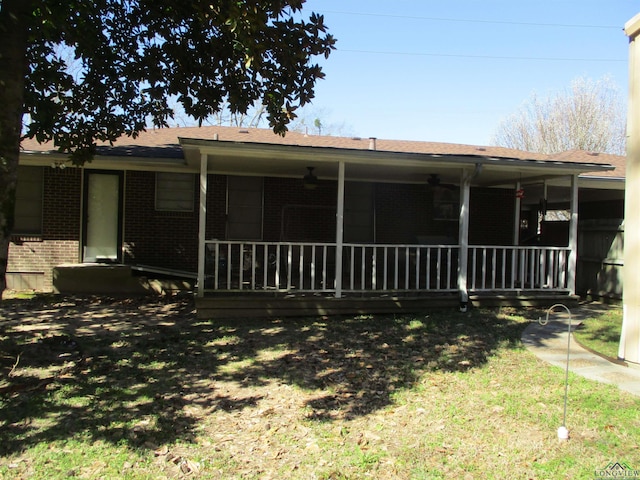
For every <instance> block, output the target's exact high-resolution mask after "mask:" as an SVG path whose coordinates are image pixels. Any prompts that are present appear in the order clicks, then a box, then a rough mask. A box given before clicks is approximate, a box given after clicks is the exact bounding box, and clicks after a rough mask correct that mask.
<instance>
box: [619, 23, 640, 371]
mask: <svg viewBox="0 0 640 480" xmlns="http://www.w3.org/2000/svg"><path fill="white" fill-rule="evenodd" d="M624 30H625V33H626V34H627V36H628V37H629V108H628V113H627V135H628V138H627V165H626V168H627V173H626V177H627V178H626V188H625V211H624V269H623V274H622V276H623V282H624V290H623V293H622V305H623V314H622V332H621V334H620V346H619V348H618V357H620V358H622V359H624V360H627V361H628V362H633V363H640V276H639V275H638V271H640V208H639V206H640V14H638V15H636V16H635V17H633V18H632V19H631V20H629V21H628V22H627V24H626V25H625V28H624Z"/></svg>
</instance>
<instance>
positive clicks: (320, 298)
mask: <svg viewBox="0 0 640 480" xmlns="http://www.w3.org/2000/svg"><path fill="white" fill-rule="evenodd" d="M358 140H360V139H358ZM180 141H181V146H182V148H183V151H184V154H185V160H186V162H187V164H188V165H190V166H191V167H199V172H200V175H199V186H200V193H199V198H200V205H199V219H200V220H199V241H198V280H197V296H198V310H199V315H200V316H203V317H204V316H216V315H219V316H239V315H244V314H247V313H246V312H247V311H248V310H256V311H259V312H261V314H267V315H286V314H287V313H290V314H294V315H299V314H301V312H303V313H306V314H330V313H357V312H361V313H370V312H373V311H396V310H415V309H421V308H424V307H426V306H441V305H451V306H459V308H461V309H463V310H464V309H466V308H468V306H469V304H470V303H474V304H478V303H480V302H482V303H487V302H489V303H492V302H493V303H494V304H495V303H501V304H504V303H512V304H526V303H527V302H530V301H531V302H536V301H543V302H544V301H545V300H546V301H547V302H548V301H556V300H558V299H569V298H572V297H573V296H574V295H575V285H576V277H575V271H576V258H577V222H578V213H577V202H578V176H579V175H580V173H583V172H589V171H604V170H610V169H611V168H612V167H611V166H609V165H602V164H596V163H593V164H591V163H578V162H571V161H549V160H547V159H540V158H536V157H535V155H534V154H531V155H530V156H531V157H533V158H518V157H517V156H515V155H514V156H507V155H505V156H494V155H489V154H488V152H486V150H483V149H478V151H477V152H473V153H468V152H467V153H464V154H441V153H437V152H431V153H429V152H405V151H403V152H398V151H387V150H384V149H381V148H379V147H380V143H379V142H378V148H377V146H376V140H375V139H369V144H368V147H362V146H360V145H362V143H361V142H359V143H358V146H359V147H358V148H338V147H321V146H320V147H319V146H312V145H309V146H307V145H300V144H296V145H275V144H264V143H260V142H255V143H253V142H251V141H248V142H223V141H219V140H217V139H213V140H201V139H180ZM355 141H356V140H355V139H354V142H355ZM518 153H520V154H522V153H523V152H518ZM309 167H313V169H312V170H308V168H309ZM305 173H307V174H308V173H312V174H317V175H318V177H316V180H315V181H314V182H315V183H318V182H319V185H320V186H322V185H331V188H332V192H334V193H335V206H333V205H331V206H327V209H328V210H329V213H330V214H334V213H335V222H334V226H333V230H334V235H335V237H334V239H333V240H331V241H327V240H326V238H324V239H320V238H318V239H317V240H314V239H313V238H311V239H309V240H306V239H305V241H292V240H290V239H287V238H286V235H284V234H282V233H281V236H280V238H265V235H263V236H261V237H260V238H259V239H246V240H245V239H234V238H229V237H228V236H227V237H226V238H222V239H221V238H215V237H214V238H211V235H210V234H208V232H211V228H210V225H208V222H211V221H212V220H211V218H212V216H211V214H210V212H208V211H207V209H208V207H209V208H210V205H211V203H210V201H208V197H209V196H210V195H212V194H214V191H213V189H212V185H211V182H210V178H211V175H218V176H219V175H225V176H239V177H262V178H288V179H294V178H296V179H298V180H299V182H300V188H302V178H303V176H304V175H305ZM533 184H535V185H540V184H542V185H544V188H545V189H546V188H547V186H549V185H556V186H562V187H563V188H565V189H566V191H567V192H568V204H569V211H570V214H569V221H568V224H569V226H568V241H567V242H566V244H564V245H562V244H560V245H538V244H536V245H523V244H521V229H522V222H521V218H520V216H521V212H522V211H523V208H522V203H523V202H526V201H530V202H535V203H536V204H537V203H538V202H539V201H540V199H538V198H535V199H525V198H523V195H522V194H521V192H522V191H523V190H525V189H526V188H527V185H533ZM357 185H361V186H362V185H377V186H378V190H383V189H384V188H383V187H380V186H381V185H382V186H384V185H396V186H397V185H401V186H405V185H406V186H407V187H408V188H409V186H410V188H413V189H416V188H417V189H424V190H425V191H427V192H428V196H429V198H430V199H433V201H432V203H431V204H430V205H429V207H428V208H425V210H424V212H423V213H422V215H424V216H425V217H429V220H428V221H426V222H425V225H424V226H423V227H421V230H420V232H419V233H421V234H420V235H414V236H415V238H414V239H413V241H411V242H406V241H404V242H397V243H396V242H388V241H385V236H384V235H381V234H380V232H384V229H385V225H384V224H380V223H381V222H382V221H383V220H382V218H383V216H382V215H381V214H380V213H379V211H380V210H382V208H383V207H385V208H386V206H383V207H381V203H380V201H378V202H377V203H375V208H373V211H372V212H370V213H371V217H372V220H371V221H372V222H373V224H374V227H372V229H371V230H372V231H373V232H374V233H373V234H372V235H370V237H369V238H366V241H353V239H354V236H355V237H357V235H354V234H353V232H351V233H350V234H349V235H345V228H347V230H348V231H352V230H353V229H352V227H349V225H352V224H353V222H354V219H353V215H354V212H355V213H356V214H357V212H358V210H357V208H350V207H352V205H351V204H352V203H358V200H357V199H358V198H359V197H358V195H354V194H353V193H352V194H348V191H349V190H350V191H352V192H354V191H355V192H361V191H366V189H364V190H363V189H362V188H356V187H355V186H357ZM216 187H217V188H220V183H219V182H218V183H216V184H215V186H214V187H213V188H216ZM346 191H347V193H345V192H346ZM474 191H476V192H481V193H482V192H489V193H488V194H487V195H490V193H491V192H500V195H501V197H500V198H502V200H501V202H504V201H505V200H504V199H509V200H508V202H510V205H509V208H508V210H509V211H510V215H509V218H502V217H503V216H504V215H501V212H502V214H504V211H505V210H504V208H502V209H501V208H497V207H498V205H497V204H496V208H495V209H494V210H495V215H496V216H500V218H497V217H496V218H493V219H492V221H491V222H490V223H491V225H487V227H486V228H487V229H493V230H495V229H500V230H501V238H502V239H507V241H503V242H501V243H500V244H495V243H493V244H492V243H484V242H478V243H476V242H472V241H470V239H472V237H475V238H480V239H482V238H490V237H491V235H490V234H488V233H487V232H485V234H484V235H483V234H482V228H483V224H482V222H479V221H478V219H476V221H475V223H474V221H473V220H474V219H473V215H474V213H473V212H474V211H477V210H474V205H473V203H472V202H471V198H472V193H473V192H474ZM443 193H444V194H446V195H443ZM215 194H218V196H219V194H220V192H215ZM227 195H228V192H227ZM442 197H444V198H445V200H444V201H440V200H441V198H442ZM265 201H266V200H264V197H263V202H265ZM389 202H390V203H391V205H388V207H389V208H393V209H395V211H397V212H403V211H404V210H403V209H408V208H409V204H407V205H403V204H402V203H400V202H398V201H397V200H396V199H391V200H390V201H389ZM287 206H289V205H287ZM316 208H318V209H321V208H323V207H316ZM282 210H283V211H284V207H283V208H282ZM490 210H491V209H490ZM261 212H262V213H261V214H262V215H263V218H264V216H265V215H266V214H265V213H264V209H263V210H262V211H261ZM345 212H346V213H347V215H346V216H347V220H346V221H345ZM311 213H312V214H313V212H311ZM481 215H482V216H484V217H486V218H489V217H490V215H491V212H487V211H486V209H485V211H483V212H482V213H481ZM263 221H264V220H263ZM412 221H414V222H417V221H421V220H420V219H419V216H418V217H416V218H414V219H413V220H412ZM350 222H351V223H350ZM445 222H446V223H445ZM285 223H286V222H285V216H284V214H283V216H282V225H283V227H282V232H285V230H286V229H285ZM356 223H357V221H356ZM443 224H445V225H446V232H447V233H448V234H447V235H443V234H442V232H443V227H442V225H443ZM470 225H472V226H473V228H472V233H473V231H475V232H476V233H475V234H473V235H471V236H470ZM436 226H437V228H436ZM350 228H351V230H349V229H350ZM388 228H389V229H393V228H396V227H395V226H394V225H389V227H388ZM432 230H433V231H432ZM478 232H479V233H478ZM432 233H433V234H432ZM404 238H406V237H404ZM234 311H235V312H236V313H237V314H238V315H233V314H232V313H233V312H234Z"/></svg>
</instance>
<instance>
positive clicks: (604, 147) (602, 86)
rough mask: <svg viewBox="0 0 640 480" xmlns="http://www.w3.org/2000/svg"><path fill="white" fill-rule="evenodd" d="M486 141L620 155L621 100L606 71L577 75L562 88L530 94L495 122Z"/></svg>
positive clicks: (546, 150)
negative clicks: (594, 77)
mask: <svg viewBox="0 0 640 480" xmlns="http://www.w3.org/2000/svg"><path fill="white" fill-rule="evenodd" d="M492 143H493V144H495V145H500V146H503V147H509V148H516V149H519V150H526V151H530V152H540V153H560V152H564V151H568V150H585V151H590V152H600V153H613V154H617V155H624V154H625V146H626V110H625V106H624V102H623V101H622V99H621V97H620V94H619V91H618V89H617V87H616V86H615V84H614V83H613V81H612V80H611V79H610V78H609V77H604V78H602V79H600V80H598V81H593V80H590V79H587V78H583V77H580V78H577V79H576V80H574V81H573V82H572V84H571V87H570V88H569V89H568V90H566V91H563V92H559V93H557V94H555V95H553V96H550V97H548V98H540V97H539V96H537V95H536V94H533V95H532V96H531V98H530V99H529V100H527V101H526V102H525V103H524V104H523V105H522V106H521V107H520V109H518V110H517V111H516V112H515V113H514V114H512V115H511V116H510V117H509V118H507V119H506V120H503V121H502V122H501V123H500V125H499V126H498V129H497V130H496V133H495V134H494V136H493V138H492Z"/></svg>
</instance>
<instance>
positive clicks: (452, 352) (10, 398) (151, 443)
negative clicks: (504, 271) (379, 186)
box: [0, 298, 525, 455]
mask: <svg viewBox="0 0 640 480" xmlns="http://www.w3.org/2000/svg"><path fill="white" fill-rule="evenodd" d="M1 319H2V320H1V321H0V348H2V352H3V355H2V358H1V359H0V360H1V363H0V368H1V369H2V370H1V371H2V376H1V377H0V381H1V383H0V392H1V394H0V402H1V405H2V408H1V410H0V425H1V429H0V454H2V455H6V454H9V453H13V452H17V451H20V450H22V449H26V448H28V447H29V446H32V445H34V444H37V443H40V442H51V441H55V440H60V439H66V438H70V437H73V436H83V437H85V438H86V437H87V436H88V437H89V438H90V439H91V440H93V441H95V440H103V441H107V442H113V443H118V444H123V443H124V444H126V445H127V446H129V447H131V448H136V447H144V448H155V447H156V446H158V445H162V444H167V443H171V442H175V441H182V442H190V441H193V440H194V438H195V435H196V429H197V425H198V422H199V421H200V419H201V418H203V417H204V416H206V415H207V414H210V413H212V412H215V411H216V410H223V411H241V410H244V409H247V408H251V407H254V406H257V405H258V404H259V403H260V401H261V399H262V398H263V397H264V396H265V395H269V387H270V386H273V385H278V384H286V385H291V386H296V387H298V388H299V389H300V390H299V391H302V392H304V393H305V395H301V398H303V397H304V400H303V401H302V405H303V406H302V408H303V409H304V411H305V414H306V415H307V417H308V418H310V419H320V420H327V421H330V420H332V419H336V418H355V417H357V416H361V415H366V414H368V413H371V412H373V411H376V410H378V409H380V408H383V407H385V406H387V405H389V404H390V403H391V402H392V401H393V395H394V392H397V391H400V390H403V389H408V388H411V387H412V386H414V385H415V384H416V382H417V381H419V379H420V378H421V377H422V376H423V375H424V374H426V373H428V372H431V371H434V372H435V371H445V372H456V371H466V370H469V369H473V368H477V367H481V366H482V365H483V364H485V363H486V361H487V359H488V357H489V356H491V355H492V353H493V352H495V350H496V349H498V348H500V347H507V348H514V347H519V345H520V335H521V332H522V330H523V328H524V326H525V325H524V324H523V323H518V322H515V321H508V320H504V319H500V318H498V316H496V315H495V312H489V311H472V312H470V313H466V314H462V313H458V312H456V311H433V312H429V313H423V314H419V315H417V314H416V315H406V316H396V317H394V316H389V315H384V316H359V317H335V318H329V319H320V318H299V319H286V320H264V319H263V320H255V319H252V320H228V321H201V320H197V319H196V317H195V310H194V305H193V303H192V301H191V299H190V298H173V299H171V298H170V299H106V298H61V299H53V300H52V299H48V300H46V301H38V300H37V299H35V300H28V301H13V302H3V304H2V310H1ZM17 360H19V361H17ZM16 363H17V365H16ZM229 386H233V388H229ZM292 392H294V393H293V394H296V393H295V392H296V390H293V391H292Z"/></svg>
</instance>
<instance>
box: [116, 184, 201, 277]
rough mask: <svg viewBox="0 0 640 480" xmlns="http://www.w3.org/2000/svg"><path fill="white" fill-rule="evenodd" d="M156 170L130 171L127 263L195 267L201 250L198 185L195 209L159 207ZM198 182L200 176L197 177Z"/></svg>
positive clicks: (125, 201) (192, 269)
mask: <svg viewBox="0 0 640 480" xmlns="http://www.w3.org/2000/svg"><path fill="white" fill-rule="evenodd" d="M155 178H156V177H155V173H154V172H137V171H128V172H127V173H126V187H125V198H124V250H125V263H131V264H142V265H155V266H162V267H166V268H176V269H181V270H191V271H195V269H196V268H197V259H198V255H197V251H198V203H197V199H198V192H199V189H198V188H194V198H193V210H192V211H191V212H160V211H156V208H155ZM193 181H194V186H195V185H196V181H197V176H196V175H194V178H193Z"/></svg>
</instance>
